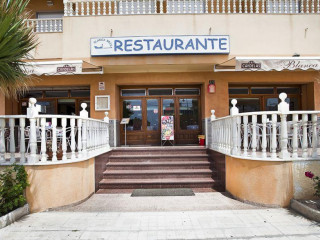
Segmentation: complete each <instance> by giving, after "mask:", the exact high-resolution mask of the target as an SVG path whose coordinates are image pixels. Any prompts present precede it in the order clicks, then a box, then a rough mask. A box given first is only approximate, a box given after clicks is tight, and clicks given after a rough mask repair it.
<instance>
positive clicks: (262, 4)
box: [261, 0, 266, 13]
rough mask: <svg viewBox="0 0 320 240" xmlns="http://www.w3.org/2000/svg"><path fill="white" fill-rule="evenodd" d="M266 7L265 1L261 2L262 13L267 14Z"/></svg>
mask: <svg viewBox="0 0 320 240" xmlns="http://www.w3.org/2000/svg"><path fill="white" fill-rule="evenodd" d="M264 5H265V0H261V7H262V9H261V11H262V13H266V12H265V6H264Z"/></svg>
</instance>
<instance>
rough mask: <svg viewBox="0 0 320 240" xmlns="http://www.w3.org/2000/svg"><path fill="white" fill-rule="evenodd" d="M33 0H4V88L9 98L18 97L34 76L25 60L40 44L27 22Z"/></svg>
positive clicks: (0, 15)
mask: <svg viewBox="0 0 320 240" xmlns="http://www.w3.org/2000/svg"><path fill="white" fill-rule="evenodd" d="M28 3H29V0H0V91H1V92H2V93H3V94H4V95H5V96H7V97H17V95H18V93H19V92H20V91H23V90H26V89H27V86H28V84H29V83H30V80H31V78H30V76H28V75H27V74H26V71H25V67H24V66H25V65H24V64H25V63H24V62H23V59H26V58H30V55H29V52H30V51H31V50H33V49H34V48H35V47H36V45H37V43H36V39H35V35H34V33H33V31H32V29H31V28H28V27H27V26H26V24H25V19H28V18H29V16H30V13H28V12H27V11H26V6H27V5H28Z"/></svg>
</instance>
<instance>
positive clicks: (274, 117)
mask: <svg viewBox="0 0 320 240" xmlns="http://www.w3.org/2000/svg"><path fill="white" fill-rule="evenodd" d="M277 117H278V115H277V114H275V113H274V114H272V138H271V158H277V121H278V120H277Z"/></svg>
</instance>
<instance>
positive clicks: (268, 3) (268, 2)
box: [267, 0, 270, 13]
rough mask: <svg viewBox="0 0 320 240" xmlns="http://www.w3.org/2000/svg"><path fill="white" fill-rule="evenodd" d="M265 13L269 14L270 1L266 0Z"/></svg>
mask: <svg viewBox="0 0 320 240" xmlns="http://www.w3.org/2000/svg"><path fill="white" fill-rule="evenodd" d="M267 13H270V0H267Z"/></svg>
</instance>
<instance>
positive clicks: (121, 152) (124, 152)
mask: <svg viewBox="0 0 320 240" xmlns="http://www.w3.org/2000/svg"><path fill="white" fill-rule="evenodd" d="M168 154H170V155H178V156H179V155H181V154H207V150H206V149H195V150H170V149H166V150H152V151H149V150H147V151H145V150H113V152H112V155H113V156H114V155H151V156H152V155H168Z"/></svg>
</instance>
